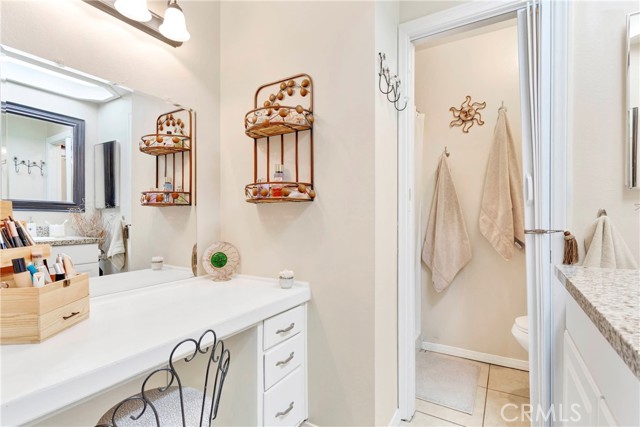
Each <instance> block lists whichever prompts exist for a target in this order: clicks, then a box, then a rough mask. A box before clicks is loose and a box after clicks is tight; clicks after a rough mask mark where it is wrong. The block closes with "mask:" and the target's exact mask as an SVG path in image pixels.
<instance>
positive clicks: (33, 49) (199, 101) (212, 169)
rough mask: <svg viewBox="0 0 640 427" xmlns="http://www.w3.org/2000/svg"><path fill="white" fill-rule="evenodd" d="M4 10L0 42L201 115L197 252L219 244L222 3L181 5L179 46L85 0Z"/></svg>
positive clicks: (6, 5) (18, 4)
mask: <svg viewBox="0 0 640 427" xmlns="http://www.w3.org/2000/svg"><path fill="white" fill-rule="evenodd" d="M155 3H157V5H159V4H160V3H163V2H155ZM0 5H1V8H0V19H1V24H2V25H1V30H0V42H1V43H3V44H5V45H7V46H10V47H13V48H16V49H19V50H23V51H26V52H29V53H31V54H34V55H37V56H40V57H42V58H46V59H49V60H54V61H57V62H60V63H63V64H65V65H67V66H69V67H72V68H75V69H78V70H82V71H84V72H87V73H89V74H92V75H95V76H99V77H102V78H105V79H108V80H109V81H112V82H116V83H119V84H121V85H123V86H126V87H130V88H133V89H135V90H139V91H141V92H143V93H149V94H153V95H155V96H157V97H159V98H162V99H166V98H169V99H171V100H173V101H174V102H176V103H179V104H182V105H185V106H188V107H190V108H193V109H194V110H195V111H196V112H197V114H198V118H199V119H198V123H197V127H198V136H199V139H198V141H199V150H198V158H197V162H198V163H199V164H200V167H198V168H197V171H198V177H197V179H198V183H199V185H198V192H199V195H200V196H201V197H198V201H197V203H198V205H197V209H196V210H197V211H198V214H199V215H198V216H200V217H201V218H202V221H200V223H199V224H198V248H199V251H200V253H202V252H203V251H204V249H205V248H206V247H207V246H208V245H209V244H210V243H211V242H213V241H216V240H218V237H219V233H220V222H219V213H218V205H219V187H218V183H219V163H218V161H217V159H218V155H219V143H218V130H219V126H218V120H219V114H218V111H219V110H218V105H219V104H218V88H219V55H218V51H219V31H218V25H217V23H218V21H219V3H218V2H212V1H211V2H210V1H188V0H183V1H181V2H180V6H181V7H182V9H183V10H184V13H185V15H186V17H187V21H188V26H189V31H190V32H191V40H190V41H189V42H187V43H185V44H184V45H183V46H181V47H179V48H173V47H171V46H169V45H166V44H164V43H162V42H160V41H159V40H157V39H155V38H153V37H151V36H149V35H147V34H144V33H143V32H141V31H139V30H136V29H135V28H133V27H131V26H129V25H127V24H125V23H123V22H122V21H119V20H118V19H115V18H113V17H111V16H109V15H107V14H105V13H104V12H101V11H99V10H98V9H96V8H94V7H91V6H89V5H87V4H86V3H84V2H82V1H80V0H57V1H55V2H54V1H43V0H33V1H28V0H25V1H3V2H2V3H0ZM157 5H155V7H157ZM160 7H161V6H160ZM192 240H193V239H192V238H189V241H190V242H191V241H192Z"/></svg>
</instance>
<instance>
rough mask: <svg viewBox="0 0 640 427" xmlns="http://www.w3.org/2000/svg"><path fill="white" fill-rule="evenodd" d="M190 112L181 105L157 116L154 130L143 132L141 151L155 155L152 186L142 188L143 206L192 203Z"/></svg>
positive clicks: (187, 204)
mask: <svg viewBox="0 0 640 427" xmlns="http://www.w3.org/2000/svg"><path fill="white" fill-rule="evenodd" d="M193 126H194V123H193V112H192V111H191V110H187V109H184V108H181V109H178V110H174V111H170V112H168V113H165V114H162V115H160V116H158V118H157V120H156V132H155V133H153V134H148V135H144V136H143V137H142V138H141V141H140V151H141V152H143V153H145V154H148V155H150V156H155V158H156V183H155V187H153V188H151V189H149V190H148V191H143V192H142V196H141V197H140V203H141V204H142V205H143V206H156V207H162V206H191V203H192V200H191V191H192V184H193V173H192V166H193V151H192V150H193V149H194V148H195V147H194V146H195V139H194V138H193V133H192V132H193Z"/></svg>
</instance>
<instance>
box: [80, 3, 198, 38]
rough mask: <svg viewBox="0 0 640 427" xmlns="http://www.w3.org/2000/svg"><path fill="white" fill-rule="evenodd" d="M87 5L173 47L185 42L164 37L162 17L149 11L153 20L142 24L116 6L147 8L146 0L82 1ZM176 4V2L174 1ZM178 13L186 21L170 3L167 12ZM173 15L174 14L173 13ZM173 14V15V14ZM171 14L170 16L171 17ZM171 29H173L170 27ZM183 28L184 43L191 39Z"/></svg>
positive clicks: (176, 6)
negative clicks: (129, 4) (140, 6)
mask: <svg viewBox="0 0 640 427" xmlns="http://www.w3.org/2000/svg"><path fill="white" fill-rule="evenodd" d="M82 1H84V2H85V3H87V4H90V5H91V6H93V7H95V8H96V9H100V10H101V11H103V12H105V13H108V14H109V15H111V16H113V17H115V18H118V19H119V20H121V21H122V22H126V23H127V24H129V25H131V26H132V27H135V28H137V29H139V30H140V31H143V32H145V33H147V34H149V35H150V36H152V37H155V38H157V39H158V40H161V41H163V42H165V43H166V44H168V45H170V46H173V47H179V46H182V41H183V40H178V39H172V38H170V37H167V36H165V35H164V33H162V32H161V30H160V27H161V26H163V23H164V20H163V18H162V16H160V15H158V14H156V13H153V12H152V11H150V10H148V9H147V12H149V14H150V15H151V19H150V20H149V21H147V22H140V21H137V20H135V19H131V18H130V17H127V16H125V14H124V13H121V12H119V10H118V9H117V8H116V7H120V6H116V3H117V4H118V5H119V4H120V2H121V1H122V2H124V3H123V4H126V3H144V5H143V6H142V7H146V3H147V2H146V0H82ZM174 2H175V0H174ZM176 8H177V10H176V12H178V13H179V14H180V15H182V20H183V21H184V14H182V11H181V10H179V9H180V8H179V7H178V5H177V4H176V5H175V6H174V7H172V5H171V2H169V7H167V11H168V10H169V9H176ZM172 13H173V12H172ZM172 13H171V14H172ZM171 14H169V15H171ZM165 18H168V16H167V14H166V12H165ZM170 28H171V27H170ZM183 28H184V31H183V33H181V34H182V36H183V37H182V38H184V34H185V33H186V35H187V37H186V38H185V39H184V41H186V40H188V39H189V33H188V32H187V29H186V26H185V25H184V24H183ZM167 34H171V35H173V34H174V33H173V32H167Z"/></svg>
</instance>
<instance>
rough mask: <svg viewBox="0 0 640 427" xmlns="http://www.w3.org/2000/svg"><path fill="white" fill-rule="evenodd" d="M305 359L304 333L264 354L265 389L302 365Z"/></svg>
mask: <svg viewBox="0 0 640 427" xmlns="http://www.w3.org/2000/svg"><path fill="white" fill-rule="evenodd" d="M303 360H304V335H303V334H298V335H296V336H295V337H293V338H291V339H288V340H286V341H285V342H283V343H281V344H279V345H277V346H276V347H273V348H272V349H271V350H269V351H267V352H266V353H265V354H264V389H265V390H269V388H271V386H273V385H274V384H275V383H277V382H278V381H280V380H281V379H282V378H284V377H285V376H286V375H287V374H289V373H290V372H291V371H293V370H294V369H295V368H297V367H298V366H300V364H301V363H302V361H303Z"/></svg>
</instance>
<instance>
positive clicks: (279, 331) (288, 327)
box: [276, 322, 296, 334]
mask: <svg viewBox="0 0 640 427" xmlns="http://www.w3.org/2000/svg"><path fill="white" fill-rule="evenodd" d="M295 326H296V324H295V323H294V322H291V324H290V325H289V326H287V327H286V328H284V329H278V330H277V331H276V334H284V333H286V332H289V331H290V330H292V329H293V328H295Z"/></svg>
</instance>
